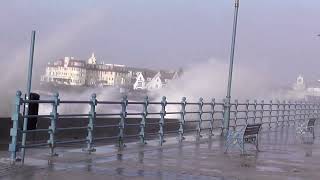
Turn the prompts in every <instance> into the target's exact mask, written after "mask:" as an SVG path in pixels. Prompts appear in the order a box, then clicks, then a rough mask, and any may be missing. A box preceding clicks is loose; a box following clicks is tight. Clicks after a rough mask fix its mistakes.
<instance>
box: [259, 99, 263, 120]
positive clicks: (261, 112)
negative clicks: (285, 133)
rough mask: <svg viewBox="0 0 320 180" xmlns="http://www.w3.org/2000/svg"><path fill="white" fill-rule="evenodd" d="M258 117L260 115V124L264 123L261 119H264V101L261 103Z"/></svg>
mask: <svg viewBox="0 0 320 180" xmlns="http://www.w3.org/2000/svg"><path fill="white" fill-rule="evenodd" d="M260 115H261V123H262V124H264V122H263V118H264V100H262V101H261V110H260Z"/></svg>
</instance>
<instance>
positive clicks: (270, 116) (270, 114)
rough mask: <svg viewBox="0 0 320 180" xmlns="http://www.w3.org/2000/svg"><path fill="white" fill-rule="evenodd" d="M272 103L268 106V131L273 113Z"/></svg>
mask: <svg viewBox="0 0 320 180" xmlns="http://www.w3.org/2000/svg"><path fill="white" fill-rule="evenodd" d="M272 108H273V101H272V100H271V101H270V105H269V129H271V123H272V111H273V109H272Z"/></svg>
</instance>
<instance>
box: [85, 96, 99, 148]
mask: <svg viewBox="0 0 320 180" xmlns="http://www.w3.org/2000/svg"><path fill="white" fill-rule="evenodd" d="M90 101H91V102H90V112H89V114H90V115H89V123H88V128H87V130H88V135H87V149H86V151H87V152H88V153H89V154H90V153H91V152H95V149H94V147H93V143H94V125H95V121H96V106H97V103H98V101H97V95H96V94H95V93H93V94H92V95H91V100H90Z"/></svg>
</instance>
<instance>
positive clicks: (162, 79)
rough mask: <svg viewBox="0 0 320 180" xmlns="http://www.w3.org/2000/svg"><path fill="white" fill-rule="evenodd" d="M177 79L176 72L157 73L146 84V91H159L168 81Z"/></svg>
mask: <svg viewBox="0 0 320 180" xmlns="http://www.w3.org/2000/svg"><path fill="white" fill-rule="evenodd" d="M176 78H178V73H177V72H166V71H159V72H158V73H157V74H156V75H155V76H154V77H153V78H152V79H151V80H150V81H148V82H147V84H146V88H147V90H149V91H150V90H154V89H161V88H163V87H165V86H166V85H167V84H168V82H169V81H171V80H173V79H176Z"/></svg>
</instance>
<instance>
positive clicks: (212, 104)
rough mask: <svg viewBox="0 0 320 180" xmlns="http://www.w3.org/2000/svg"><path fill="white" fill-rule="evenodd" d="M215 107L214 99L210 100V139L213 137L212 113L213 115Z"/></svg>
mask: <svg viewBox="0 0 320 180" xmlns="http://www.w3.org/2000/svg"><path fill="white" fill-rule="evenodd" d="M215 105H216V99H214V98H213V99H212V100H211V103H210V106H211V113H210V115H211V121H210V137H211V136H212V135H213V123H214V113H215V109H214V108H215Z"/></svg>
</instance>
